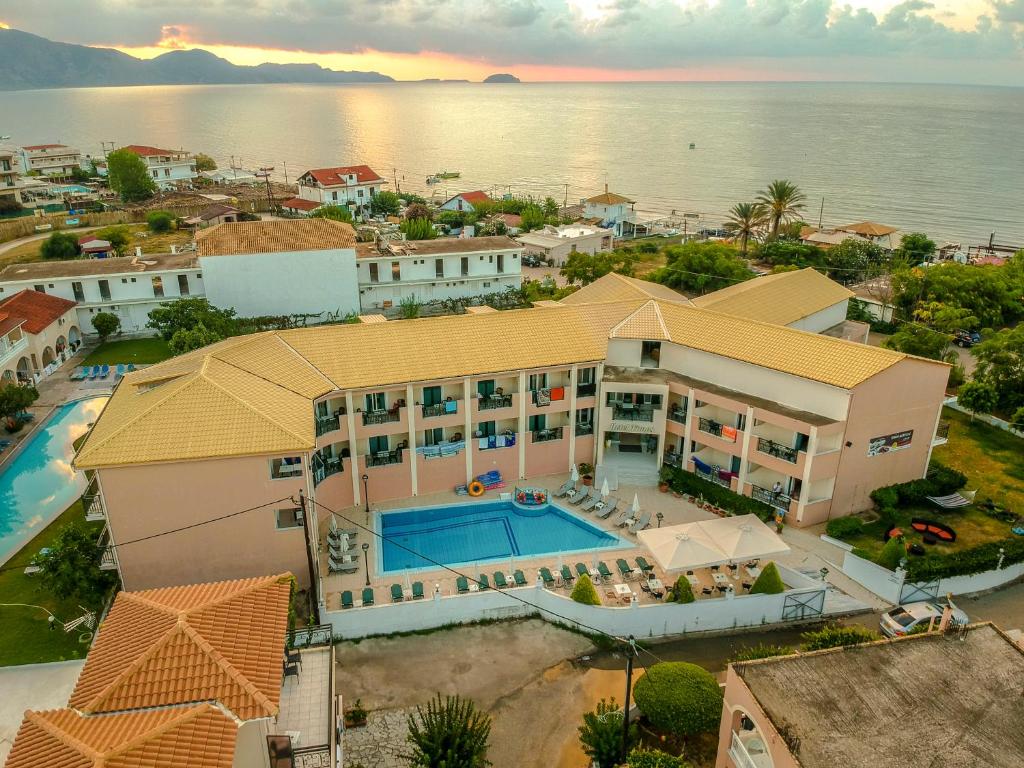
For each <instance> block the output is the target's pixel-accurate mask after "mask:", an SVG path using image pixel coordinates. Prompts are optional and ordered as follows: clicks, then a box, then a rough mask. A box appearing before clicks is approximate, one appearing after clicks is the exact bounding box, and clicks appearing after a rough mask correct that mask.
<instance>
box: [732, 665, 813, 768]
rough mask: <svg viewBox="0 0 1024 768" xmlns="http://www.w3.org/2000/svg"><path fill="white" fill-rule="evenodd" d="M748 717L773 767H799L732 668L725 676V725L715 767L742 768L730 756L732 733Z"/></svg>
mask: <svg viewBox="0 0 1024 768" xmlns="http://www.w3.org/2000/svg"><path fill="white" fill-rule="evenodd" d="M744 714H745V715H746V716H747V717H749V718H750V719H751V720H752V721H753V722H754V725H756V726H757V730H758V731H759V732H760V735H761V740H762V741H764V743H765V745H766V746H767V747H768V751H769V753H770V755H771V758H772V766H773V768H800V765H799V763H797V761H796V760H795V759H794V758H793V755H792V754H791V753H790V751H789V748H788V747H787V746H786V743H785V742H784V741H783V740H782V737H781V736H779V733H778V731H776V730H775V728H774V726H772V724H771V721H770V720H769V719H768V716H767V715H766V714H765V712H764V710H763V709H761V705H760V704H758V703H757V701H756V700H755V699H754V696H753V695H752V694H751V693H750V689H749V688H747V686H746V683H744V682H743V679H742V678H741V677H740V676H739V675H737V674H736V672H735V670H734V669H733V668H732V666H731V665H730V667H729V668H728V670H727V671H726V674H725V702H724V706H723V707H722V722H721V725H720V727H719V731H718V755H717V757H716V758H715V768H739V767H738V766H737V765H736V763H734V762H733V760H732V758H731V757H730V756H729V745H730V744H731V742H732V730H733V728H734V727H737V725H738V723H739V719H740V716H741V715H744Z"/></svg>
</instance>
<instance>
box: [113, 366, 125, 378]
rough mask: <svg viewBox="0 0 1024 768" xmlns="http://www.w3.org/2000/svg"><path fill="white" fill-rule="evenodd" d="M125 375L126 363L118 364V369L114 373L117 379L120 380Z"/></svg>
mask: <svg viewBox="0 0 1024 768" xmlns="http://www.w3.org/2000/svg"><path fill="white" fill-rule="evenodd" d="M124 374H125V367H124V363H118V364H117V369H116V370H115V372H114V376H115V378H118V379H120V378H121V377H122V376H124Z"/></svg>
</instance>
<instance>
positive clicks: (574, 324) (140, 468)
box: [75, 224, 949, 589]
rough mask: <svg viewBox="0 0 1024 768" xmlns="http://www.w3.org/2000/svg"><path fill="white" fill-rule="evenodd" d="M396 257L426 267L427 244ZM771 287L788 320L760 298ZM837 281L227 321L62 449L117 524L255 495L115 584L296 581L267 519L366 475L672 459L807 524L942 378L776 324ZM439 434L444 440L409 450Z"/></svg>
mask: <svg viewBox="0 0 1024 768" xmlns="http://www.w3.org/2000/svg"><path fill="white" fill-rule="evenodd" d="M221 226H222V227H229V226H241V225H226V224H225V225H221ZM207 231H208V232H214V231H216V230H215V229H212V230H207ZM430 242H431V243H436V242H437V241H430ZM460 242H465V243H466V244H467V247H473V246H472V243H473V241H472V240H467V241H460ZM416 245H417V246H421V245H423V244H420V243H417V244H416ZM449 247H451V246H449ZM217 258H221V259H231V258H233V257H230V256H222V257H217ZM408 258H411V259H413V260H414V261H415V260H422V261H424V262H425V264H424V266H427V267H428V268H429V266H430V263H431V261H432V260H433V254H430V257H426V254H425V253H415V252H414V253H412V254H410V255H409V256H408ZM459 258H460V259H461V258H462V257H461V256H460V257H459ZM380 260H381V261H384V258H381V259H380ZM360 261H362V259H361V260H360ZM395 261H400V259H395ZM485 262H486V260H485ZM472 263H473V262H472V261H471V260H470V261H468V262H467V266H469V265H471V264H472ZM476 263H478V264H479V263H484V262H480V260H479V258H477V259H476ZM442 267H443V268H446V264H442ZM460 267H461V264H460ZM399 269H401V264H400V265H399ZM204 275H205V276H207V277H208V270H207V269H206V268H204ZM790 280H791V281H793V282H794V284H795V285H797V286H798V287H797V288H793V289H791V290H785V289H784V287H785V283H786V281H790ZM779 281H781V286H780V283H779ZM275 285H276V283H275ZM759 290H763V291H764V294H762V296H759V295H758V293H759ZM780 295H785V296H788V301H787V306H786V311H785V312H784V313H783V312H780V311H779V310H778V308H777V307H775V306H772V305H771V302H769V301H766V300H764V298H763V297H764V296H767V297H778V296H780ZM848 296H849V292H847V291H845V290H844V289H841V288H839V289H838V290H835V289H834V288H833V287H832V286H831V285H828V284H824V283H820V282H818V281H817V279H808V278H807V277H806V276H804V275H802V274H801V273H800V272H792V273H784V274H783V275H780V276H778V280H772V281H766V282H765V283H763V284H762V286H761V288H760V289H757V288H751V289H748V291H746V292H745V293H744V294H742V296H740V297H736V296H731V297H729V296H727V297H726V301H728V302H729V304H728V305H727V306H728V307H729V312H728V313H726V312H724V311H718V310H717V309H707V308H703V307H697V306H693V305H692V303H690V302H689V301H688V300H687V299H685V297H682V296H680V295H679V294H677V293H675V292H674V291H671V290H670V289H668V288H666V287H665V286H661V285H657V284H654V283H648V282H645V281H643V280H637V279H633V278H625V277H622V276H619V275H606V276H605V277H603V278H601V279H600V280H598V281H595V282H594V283H592V284H590V285H589V286H587V287H586V288H584V289H582V290H580V291H578V292H576V293H574V294H571V295H570V296H569V297H567V298H566V299H565V300H564V301H563V302H545V303H543V304H541V305H540V306H537V307H534V308H530V309H517V310H509V311H501V312H498V311H482V312H473V313H467V314H460V315H446V316H441V317H432V318H423V319H415V320H401V321H395V322H368V323H362V322H360V323H354V324H333V325H327V326H321V327H317V328H295V329H291V330H281V331H272V332H266V333H260V334H255V335H250V336H243V337H237V338H232V339H228V340H225V341H223V342H219V343H218V344H215V345H212V346H210V347H206V348H204V349H200V350H196V351H194V352H191V353H189V354H187V355H183V356H180V357H176V358H174V359H173V360H170V361H167V362H165V363H161V364H158V365H155V366H152V367H149V368H146V369H144V370H142V371H138V372H136V373H132V374H129V375H128V376H126V377H125V378H124V379H123V380H122V381H121V384H120V385H119V386H118V388H117V390H116V391H115V392H114V395H113V397H112V398H111V400H110V401H109V402H108V404H107V406H106V407H105V409H104V412H103V414H102V415H101V416H100V418H99V420H98V421H97V422H96V425H95V426H94V427H93V429H92V431H91V432H90V434H89V436H88V438H87V439H86V441H85V443H84V445H83V446H82V447H81V449H80V451H79V453H78V456H77V457H76V459H75V465H76V466H77V467H78V468H80V469H88V470H92V471H95V472H96V474H97V476H98V477H99V483H98V485H99V487H100V489H101V493H102V499H103V506H104V509H106V511H107V525H108V526H109V528H110V532H111V534H112V540H113V541H125V540H131V541H137V540H140V539H145V538H146V537H147V536H150V535H151V534H153V533H156V532H159V531H163V530H168V529H170V528H175V527H176V528H181V527H186V528H187V527H188V526H189V525H190V524H191V523H193V522H197V521H200V520H206V519H210V518H213V517H216V516H218V515H223V514H224V510H225V509H229V508H230V509H247V508H249V507H259V506H261V505H263V506H267V510H268V511H267V513H266V514H262V513H261V514H260V515H253V516H252V517H246V518H245V519H244V520H242V519H238V520H233V521H231V520H226V521H223V522H222V523H219V524H218V525H219V526H220V528H219V533H220V535H218V536H215V537H214V536H209V535H207V534H206V532H204V531H203V530H191V529H190V530H183V531H182V532H181V533H180V534H176V535H175V536H174V537H161V538H160V539H159V540H158V541H152V542H149V541H139V542H138V543H137V544H133V545H132V546H131V547H129V548H124V549H123V550H119V551H118V553H117V554H118V567H119V569H120V573H121V577H122V579H123V583H124V584H125V585H126V587H128V588H130V589H139V588H147V587H153V586H160V585H168V584H182V583H187V582H189V581H193V580H195V579H196V578H202V579H224V578H239V577H242V576H247V575H253V574H254V573H260V572H263V571H261V570H259V569H267V568H271V569H274V570H279V569H291V570H293V572H295V573H296V574H297V578H298V579H299V582H300V583H304V582H305V581H307V580H308V577H304V575H303V572H302V564H303V563H304V562H305V550H304V549H303V547H304V544H303V534H302V530H301V528H298V527H296V524H294V522H292V521H291V518H289V517H288V516H287V515H283V516H282V515H279V516H278V517H277V518H275V517H274V515H273V514H271V510H273V509H277V510H280V509H281V506H280V504H281V502H280V499H281V498H282V497H293V496H295V495H296V494H297V492H298V489H299V488H301V489H302V490H303V493H304V495H305V497H306V498H307V499H309V500H312V502H313V503H315V504H323V505H325V506H326V507H328V508H329V509H333V510H341V509H346V508H350V507H353V506H361V505H362V504H363V503H364V500H365V493H366V490H365V489H366V488H368V489H369V492H370V493H372V496H373V502H374V503H378V502H382V501H387V500H394V499H407V498H411V497H415V496H420V495H426V494H432V493H438V492H440V491H443V490H450V489H451V488H452V487H454V486H456V485H460V484H464V483H466V482H467V481H469V480H471V479H472V478H474V477H476V476H477V475H479V474H481V473H484V472H489V471H499V472H500V473H501V474H502V476H503V477H504V478H506V481H507V482H514V481H515V480H517V479H527V478H536V477H543V476H550V475H553V474H565V473H568V472H569V469H570V467H571V466H572V465H574V464H578V463H579V462H588V463H591V464H594V465H596V466H597V468H598V471H600V472H607V473H609V475H612V474H614V475H615V476H617V477H618V478H619V481H620V482H629V483H632V484H638V485H652V486H653V485H654V484H656V483H657V479H658V472H659V470H660V468H661V466H662V465H663V464H665V463H668V464H673V465H677V466H679V467H681V468H683V469H685V470H686V471H690V472H694V473H695V474H698V475H700V476H701V477H704V478H705V479H708V480H709V481H710V482H714V483H717V484H719V485H723V486H724V487H727V488H730V489H732V490H733V491H735V492H736V493H740V494H742V495H745V496H749V497H752V498H754V499H755V500H758V501H760V502H762V503H764V504H766V505H767V506H769V507H771V508H774V509H775V510H776V512H777V513H778V514H783V515H785V517H786V522H787V523H788V524H791V525H796V526H808V525H815V524H817V523H821V522H823V521H825V520H826V519H829V518H831V517H837V516H841V515H848V514H850V513H852V512H855V511H858V510H861V509H864V508H865V507H866V506H867V505H869V504H870V503H871V502H870V498H869V496H870V493H871V491H872V490H874V489H875V488H877V487H881V486H885V485H891V484H893V483H897V482H904V481H908V480H911V479H915V478H920V477H923V476H924V473H925V471H926V469H927V466H928V461H929V457H930V455H931V450H932V446H933V445H934V444H935V437H934V436H935V434H936V429H937V427H938V425H939V416H940V413H941V409H942V403H943V399H944V397H945V385H946V380H947V378H948V374H949V367H948V365H946V364H944V363H940V362H937V361H932V360H926V359H922V358H917V357H913V356H910V355H906V354H904V353H901V352H897V351H894V350H889V349H884V348H878V347H869V346H866V345H863V344H857V343H853V342H850V341H845V340H842V339H837V338H833V337H830V336H825V335H821V334H817V333H813V332H811V331H809V330H804V329H801V328H799V327H787V325H786V323H793V324H797V325H800V324H804V325H806V324H807V322H808V321H807V319H808V318H815V317H817V318H819V321H818V322H817V323H815V325H817V324H824V323H825V322H826V320H825V319H822V318H829V317H831V315H832V313H833V312H834V310H832V311H830V307H833V306H834V305H836V304H839V303H842V302H844V301H847V300H848ZM762 312H764V313H766V314H765V317H766V318H768V319H761V315H762ZM378 314H379V313H378ZM892 392H899V393H900V397H899V398H893V397H891V393H892ZM495 395H497V396H495ZM442 402H443V403H444V404H445V405H444V408H438V407H437V406H438V403H442ZM449 403H450V404H451V405H449ZM182 425H187V427H184V428H183V427H182ZM471 435H472V436H474V437H473V438H470V439H468V440H467V437H469V436H471ZM499 436H500V438H501V440H500V441H498V440H497V437H499ZM492 437H494V438H495V440H491V439H490V438H492ZM880 442H881V443H884V444H889V445H892V446H894V447H895V449H894V450H887V451H879V450H877V445H879V444H880ZM439 444H443V445H446V446H449V450H448V451H447V452H446V453H444V454H441V455H432V456H431V457H430V459H429V461H428V460H425V457H424V455H423V454H424V451H427V450H428V449H430V448H432V447H436V446H437V445H439ZM364 475H365V477H366V478H367V479H366V485H364V482H363V481H362V480H361V478H362V477H363V476H364ZM776 484H778V488H779V489H781V490H777V489H776ZM143 494H144V495H145V497H146V499H147V501H146V514H145V515H140V514H138V499H139V498H140V495H143ZM310 533H311V536H313V537H315V536H317V535H319V534H316V533H314V532H312V531H311V532H310ZM250 541H258V543H259V545H258V546H255V545H252V546H250V545H248V544H242V545H240V544H239V542H250Z"/></svg>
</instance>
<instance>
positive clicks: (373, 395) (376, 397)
mask: <svg viewBox="0 0 1024 768" xmlns="http://www.w3.org/2000/svg"><path fill="white" fill-rule="evenodd" d="M364 400H365V402H366V410H367V412H370V413H372V412H373V411H386V410H387V409H388V403H387V398H386V397H385V396H384V393H383V392H370V393H369V394H367V395H366V397H365V398H364Z"/></svg>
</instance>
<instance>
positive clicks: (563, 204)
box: [562, 184, 569, 208]
mask: <svg viewBox="0 0 1024 768" xmlns="http://www.w3.org/2000/svg"><path fill="white" fill-rule="evenodd" d="M562 207H563V208H568V207H569V185H568V184H566V185H565V198H563V200H562Z"/></svg>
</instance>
